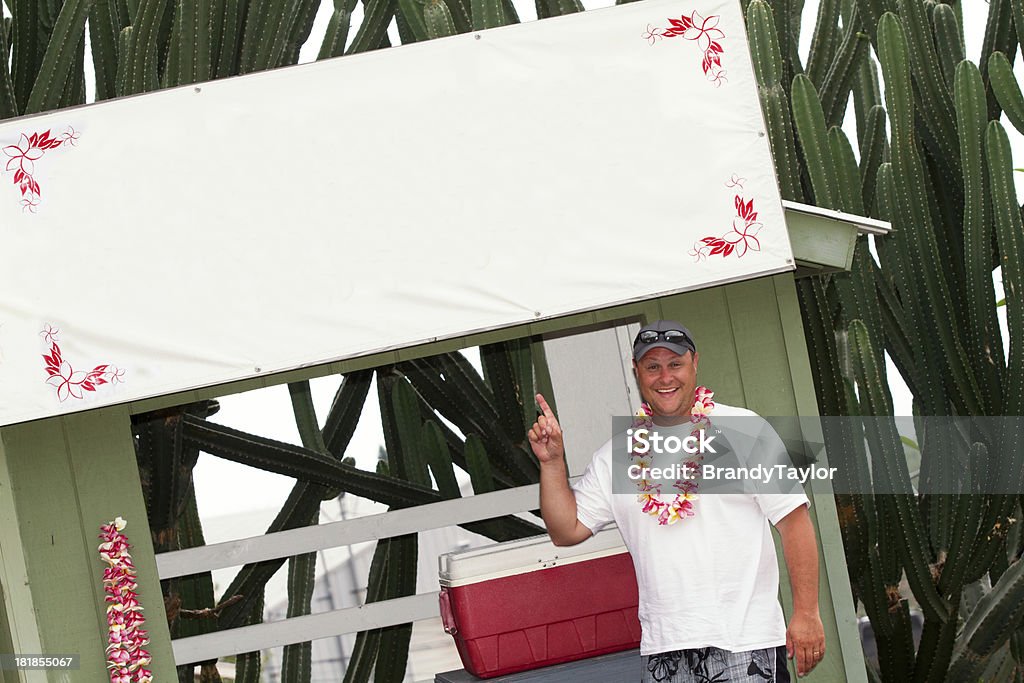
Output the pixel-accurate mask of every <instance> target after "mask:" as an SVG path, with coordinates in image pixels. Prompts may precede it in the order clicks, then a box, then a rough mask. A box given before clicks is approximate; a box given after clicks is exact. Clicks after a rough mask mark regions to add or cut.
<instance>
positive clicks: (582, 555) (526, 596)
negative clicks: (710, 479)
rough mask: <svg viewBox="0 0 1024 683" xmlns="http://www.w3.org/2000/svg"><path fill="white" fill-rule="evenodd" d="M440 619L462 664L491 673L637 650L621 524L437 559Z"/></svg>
mask: <svg viewBox="0 0 1024 683" xmlns="http://www.w3.org/2000/svg"><path fill="white" fill-rule="evenodd" d="M439 563H440V575H441V618H442V620H443V622H444V628H445V631H447V632H448V633H450V634H452V636H453V637H454V638H455V644H456V646H457V647H458V649H459V655H460V656H461V657H462V663H463V666H465V667H466V670H467V671H469V672H470V673H472V674H473V675H475V676H479V677H481V678H492V677H494V676H502V675H505V674H511V673H515V672H517V671H525V670H527V669H536V668H538V667H542V666H548V665H551V664H560V663H562V662H569V661H573V660H576V659H584V658H587V657H594V656H597V655H602V654H606V653H609V652H618V651H620V650H628V649H631V648H635V647H638V646H639V644H640V621H639V619H638V618H637V589H636V574H635V573H634V571H633V561H632V560H631V559H630V557H629V553H628V552H627V551H626V548H625V546H623V545H622V539H621V537H620V536H619V531H618V529H616V528H614V527H612V528H609V529H605V530H602V531H600V532H599V533H598V534H597V535H595V536H593V537H592V538H590V539H588V540H587V541H585V542H583V543H580V544H579V545H576V546H572V547H568V548H559V547H556V546H555V545H554V544H552V543H551V540H550V539H549V538H548V537H547V536H536V537H533V538H527V539H523V540H521V541H510V542H507V543H498V544H495V545H491V546H487V547H483V548H474V549H471V550H463V551H459V552H454V553H448V554H446V555H441V557H440V558H439Z"/></svg>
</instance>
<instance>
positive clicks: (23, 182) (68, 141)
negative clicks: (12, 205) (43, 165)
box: [3, 126, 79, 213]
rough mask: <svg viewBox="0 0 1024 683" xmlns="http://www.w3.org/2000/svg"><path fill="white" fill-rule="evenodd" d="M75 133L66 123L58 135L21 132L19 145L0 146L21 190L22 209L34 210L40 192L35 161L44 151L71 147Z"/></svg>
mask: <svg viewBox="0 0 1024 683" xmlns="http://www.w3.org/2000/svg"><path fill="white" fill-rule="evenodd" d="M78 136H79V133H78V131H76V130H75V129H74V128H72V127H71V126H68V129H67V130H66V131H64V133H62V134H61V135H60V137H50V131H46V132H45V133H32V135H25V134H24V133H22V134H21V140H19V141H18V144H16V145H7V146H6V147H4V148H3V152H4V154H6V155H7V157H8V159H7V166H6V168H5V170H7V171H14V184H15V185H17V186H18V187H19V188H20V189H21V197H22V199H21V209H22V211H30V212H32V213H35V212H36V208H37V207H38V206H39V200H40V197H41V196H42V193H43V192H42V188H40V187H39V182H38V181H37V180H36V178H35V173H36V162H37V161H39V160H40V159H42V158H43V155H44V154H46V152H47V151H49V150H51V149H57V148H58V147H60V146H61V145H71V146H72V147H74V146H75V142H76V141H77V140H78Z"/></svg>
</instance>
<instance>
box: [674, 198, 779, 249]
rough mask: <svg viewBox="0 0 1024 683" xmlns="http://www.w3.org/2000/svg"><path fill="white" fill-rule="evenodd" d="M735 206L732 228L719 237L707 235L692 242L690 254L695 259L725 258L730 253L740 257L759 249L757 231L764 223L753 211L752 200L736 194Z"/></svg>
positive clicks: (759, 243)
mask: <svg viewBox="0 0 1024 683" xmlns="http://www.w3.org/2000/svg"><path fill="white" fill-rule="evenodd" d="M733 202H734V204H735V206H736V217H735V218H734V219H733V220H732V230H730V231H729V232H727V233H725V234H724V235H722V236H721V237H716V236H714V235H709V236H708V237H703V238H701V239H700V240H699V241H697V242H694V244H693V249H691V250H690V256H693V257H694V258H695V259H696V260H697V261H704V260H705V259H707V257H708V256H721V257H722V258H725V257H726V256H729V255H730V254H736V257H737V258H739V257H742V256H743V255H744V254H746V253H747V252H748V251H761V242H760V240H758V239H757V233H758V232H760V231H761V228H763V227H764V224H762V223H760V222H758V220H757V211H754V200H753V199H748V200H744V199H743V197H741V196H740V195H736V197H735V198H734V200H733Z"/></svg>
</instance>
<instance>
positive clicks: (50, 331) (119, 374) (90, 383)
mask: <svg viewBox="0 0 1024 683" xmlns="http://www.w3.org/2000/svg"><path fill="white" fill-rule="evenodd" d="M59 333H60V330H58V329H57V328H55V327H53V326H52V325H49V324H48V325H46V326H45V327H44V328H43V331H42V332H40V333H39V336H41V337H42V338H43V341H44V342H45V343H46V344H47V345H48V346H49V353H44V354H43V362H44V363H45V364H46V374H47V379H46V383H47V384H49V385H50V386H52V387H55V388H56V390H57V399H58V400H60V401H61V402H63V401H65V400H67V398H68V397H71V398H82V397H83V396H84V395H85V394H84V392H86V391H96V389H97V388H99V387H100V386H102V385H104V384H118V383H120V382H123V381H124V369H123V368H118V367H115V366H113V365H109V364H106V363H104V364H103V365H97V366H96V367H94V368H93V369H92V370H75V369H74V367H72V365H71V363H70V362H69V361H67V360H65V359H64V354H63V353H61V350H60V345H59V344H58V343H57V342H58V341H60V340H59V339H58V338H57V335H58V334H59Z"/></svg>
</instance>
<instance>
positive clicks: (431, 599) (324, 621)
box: [172, 591, 440, 666]
mask: <svg viewBox="0 0 1024 683" xmlns="http://www.w3.org/2000/svg"><path fill="white" fill-rule="evenodd" d="M439 613H440V610H439V608H438V602H437V591H434V592H433V593H420V594H419V595H410V596H408V597H404V598H395V599H393V600H382V601H381V602H372V603H369V604H366V605H362V606H360V607H349V608H347V609H339V610H334V611H331V612H322V613H320V614H309V615H306V616H302V617H292V618H291V619H285V620H283V621H274V622H270V623H267V624H254V625H252V626H240V627H238V628H232V629H228V630H226V631H216V632H214V633H207V634H205V635H201V636H191V637H189V638H179V639H177V640H175V641H174V642H173V643H172V646H173V648H174V661H175V662H176V663H177V664H178V666H181V665H182V664H192V663H195V662H202V661H206V660H208V659H216V658H218V657H225V656H228V655H237V654H242V653H243V652H253V651H256V650H266V649H268V648H272V647H280V646H282V645H290V644H292V643H304V642H306V641H308V640H316V639H318V638H328V637H330V636H337V635H341V634H344V633H355V632H357V631H365V630H366V629H371V628H382V627H384V626H394V625H396V624H406V623H409V622H410V621H421V620H423V619H432V618H434V617H436V616H438V614H439Z"/></svg>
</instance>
